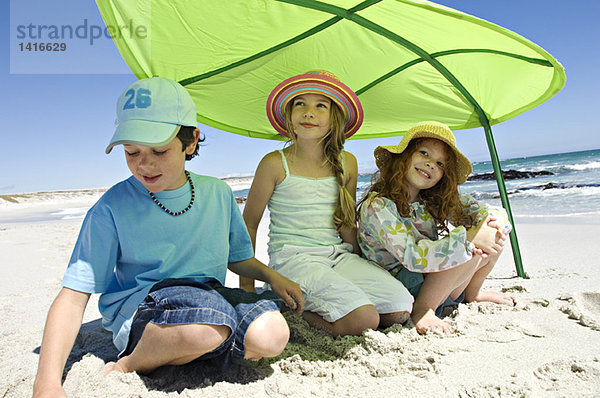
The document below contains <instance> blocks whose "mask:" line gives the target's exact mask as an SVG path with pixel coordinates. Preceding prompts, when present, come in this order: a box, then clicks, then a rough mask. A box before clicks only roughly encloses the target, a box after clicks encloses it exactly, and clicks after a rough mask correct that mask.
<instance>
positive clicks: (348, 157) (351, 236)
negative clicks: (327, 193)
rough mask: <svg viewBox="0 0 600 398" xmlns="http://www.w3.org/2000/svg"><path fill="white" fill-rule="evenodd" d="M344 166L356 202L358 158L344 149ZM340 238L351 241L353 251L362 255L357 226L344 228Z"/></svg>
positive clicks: (347, 186) (351, 193) (347, 185)
mask: <svg viewBox="0 0 600 398" xmlns="http://www.w3.org/2000/svg"><path fill="white" fill-rule="evenodd" d="M344 162H345V164H344V168H345V170H346V189H347V190H348V193H349V194H350V197H351V198H352V201H353V203H354V204H356V184H357V181H358V165H357V163H356V158H355V157H354V155H352V154H351V153H350V152H346V151H344ZM339 232H340V238H342V240H343V241H344V242H347V243H350V244H351V245H352V247H353V252H354V253H356V254H358V255H360V254H361V251H360V246H359V245H358V239H357V238H356V228H344V229H341V230H340V231H339Z"/></svg>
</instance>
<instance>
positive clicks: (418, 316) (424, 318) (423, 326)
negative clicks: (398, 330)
mask: <svg viewBox="0 0 600 398" xmlns="http://www.w3.org/2000/svg"><path fill="white" fill-rule="evenodd" d="M411 318H412V320H413V323H414V324H415V328H416V329H417V333H419V334H427V333H429V332H434V331H440V332H442V333H446V334H450V333H454V329H453V328H452V326H450V325H449V324H448V323H446V322H444V321H442V320H441V319H440V318H438V317H437V316H435V312H434V311H433V310H432V309H431V308H428V309H427V310H425V311H424V312H422V313H421V312H416V311H413V313H412V315H411Z"/></svg>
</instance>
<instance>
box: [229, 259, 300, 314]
mask: <svg viewBox="0 0 600 398" xmlns="http://www.w3.org/2000/svg"><path fill="white" fill-rule="evenodd" d="M227 267H228V268H229V269H230V270H231V271H232V272H235V273H236V274H238V275H240V276H244V277H246V278H249V279H250V280H252V281H254V280H255V279H258V280H260V281H264V282H267V283H268V284H269V285H271V289H272V290H273V292H274V293H275V294H276V295H277V296H278V297H279V298H281V299H282V300H283V301H284V302H285V303H286V304H287V306H288V307H290V309H292V311H293V312H294V313H295V314H301V313H302V311H304V296H303V295H302V291H301V290H300V285H298V284H297V283H296V282H292V281H291V280H289V279H287V278H286V277H284V276H282V275H281V274H279V273H278V272H277V271H275V270H273V269H272V268H269V267H267V266H266V265H264V264H263V263H261V262H260V261H258V260H257V259H256V258H254V257H252V258H250V259H248V260H243V261H237V262H235V263H229V265H228V266H227Z"/></svg>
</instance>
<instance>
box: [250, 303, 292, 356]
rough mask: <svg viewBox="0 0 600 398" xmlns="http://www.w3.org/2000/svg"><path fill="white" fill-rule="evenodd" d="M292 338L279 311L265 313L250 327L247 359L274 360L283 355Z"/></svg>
mask: <svg viewBox="0 0 600 398" xmlns="http://www.w3.org/2000/svg"><path fill="white" fill-rule="evenodd" d="M289 338H290V329H289V327H288V325H287V322H286V321H285V318H284V317H283V316H282V315H281V313H280V312H277V311H269V312H265V313H263V314H262V315H260V316H259V317H258V318H256V319H255V320H254V321H253V322H252V323H251V324H250V326H249V327H248V331H247V332H246V340H245V352H246V353H245V358H246V359H260V358H272V357H276V356H277V355H279V354H281V352H282V351H283V349H284V348H285V346H286V345H287V342H288V340H289Z"/></svg>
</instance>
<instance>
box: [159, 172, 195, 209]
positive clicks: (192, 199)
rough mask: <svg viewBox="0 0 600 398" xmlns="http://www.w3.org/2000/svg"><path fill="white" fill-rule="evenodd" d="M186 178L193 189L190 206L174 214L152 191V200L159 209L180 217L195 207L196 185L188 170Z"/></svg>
mask: <svg viewBox="0 0 600 398" xmlns="http://www.w3.org/2000/svg"><path fill="white" fill-rule="evenodd" d="M185 176H186V178H187V180H188V182H189V183H190V187H192V198H191V199H190V204H189V205H187V207H186V208H185V209H183V210H181V211H178V212H177V213H175V212H172V211H171V210H169V209H167V208H166V207H165V205H163V204H162V203H160V201H159V200H158V199H156V196H154V194H153V193H152V192H150V191H148V193H149V194H150V197H151V198H152V200H154V203H156V204H157V205H158V207H160V208H161V209H163V210H164V211H165V212H166V213H167V214H170V215H172V216H180V215H182V214H183V213H185V212H187V211H188V210H189V209H191V208H192V206H193V205H194V199H195V197H196V192H195V190H194V183H193V182H192V178H191V177H190V173H189V172H188V171H187V170H186V171H185Z"/></svg>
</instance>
